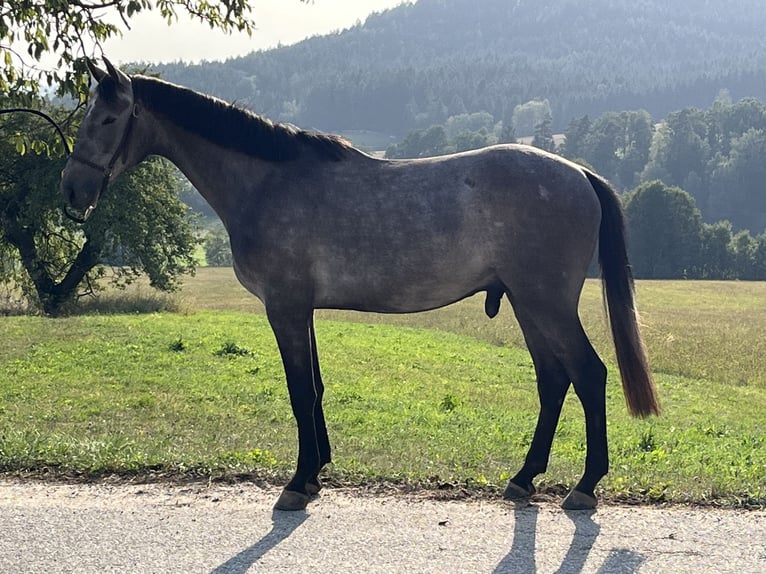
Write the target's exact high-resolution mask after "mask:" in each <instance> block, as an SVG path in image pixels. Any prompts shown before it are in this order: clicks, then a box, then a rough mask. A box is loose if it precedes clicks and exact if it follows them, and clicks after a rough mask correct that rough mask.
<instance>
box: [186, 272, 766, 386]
mask: <svg viewBox="0 0 766 574" xmlns="http://www.w3.org/2000/svg"><path fill="white" fill-rule="evenodd" d="M637 290H638V305H639V310H640V312H641V320H642V324H643V334H644V337H645V339H646V342H647V346H648V348H649V355H650V359H651V364H652V368H653V370H654V371H656V372H660V373H666V374H672V375H683V376H690V377H699V378H704V379H710V380H713V381H718V382H722V383H729V384H734V385H745V386H749V385H752V386H757V387H761V388H766V359H764V357H766V282H744V281H743V282H739V281H639V282H638V284H637ZM180 299H181V305H182V308H186V309H211V310H231V311H251V312H262V311H263V307H262V306H261V304H260V302H259V301H258V300H257V299H256V298H255V297H253V296H252V295H250V294H249V293H248V292H247V291H246V290H245V289H244V288H243V287H242V286H241V285H240V284H239V283H238V282H237V280H236V278H235V277H234V273H233V271H232V270H231V269H229V268H210V267H208V268H201V269H199V271H198V273H197V276H196V277H195V278H193V279H192V280H189V281H188V282H187V284H186V285H185V287H184V289H183V292H182V294H181V296H180ZM602 301H603V300H602V297H601V282H600V281H596V280H588V281H587V283H586V285H585V290H584V291H583V296H582V301H581V306H580V309H581V311H580V314H581V316H582V319H583V323H584V325H585V328H586V330H587V331H588V334H589V336H590V337H591V340H592V341H593V344H594V346H595V347H596V349H597V350H598V351H599V353H601V354H602V355H603V356H604V357H607V358H608V357H611V355H612V353H613V350H612V349H613V347H612V342H611V338H610V335H609V329H608V326H607V323H606V318H605V315H604V312H603V303H602ZM317 316H318V317H319V318H321V319H333V320H338V321H355V322H362V323H371V324H377V323H386V324H391V325H403V326H410V327H422V328H428V329H439V330H444V331H449V332H452V333H456V334H458V335H466V336H469V337H472V338H475V339H477V340H480V341H485V342H489V343H492V344H497V345H515V346H520V347H523V346H524V340H523V338H522V336H521V331H520V330H519V327H518V324H517V323H516V320H515V318H514V317H513V313H512V311H511V308H510V305H509V304H508V302H507V301H504V303H503V307H502V308H501V312H500V314H499V315H498V316H497V317H496V318H495V319H492V320H490V319H488V318H487V316H486V315H485V314H484V299H483V297H481V296H480V295H479V296H476V297H473V298H471V299H468V300H466V301H463V302H461V303H459V304H456V305H451V306H449V307H445V308H444V309H438V310H436V311H429V312H427V313H417V314H412V315H378V314H374V313H354V312H347V311H319V312H318V313H317Z"/></svg>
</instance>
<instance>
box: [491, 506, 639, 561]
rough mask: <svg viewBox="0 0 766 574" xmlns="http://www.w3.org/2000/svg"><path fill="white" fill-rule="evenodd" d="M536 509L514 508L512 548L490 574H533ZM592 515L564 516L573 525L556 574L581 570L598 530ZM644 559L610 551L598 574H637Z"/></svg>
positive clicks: (626, 551) (616, 549)
mask: <svg viewBox="0 0 766 574" xmlns="http://www.w3.org/2000/svg"><path fill="white" fill-rule="evenodd" d="M539 511H540V509H539V508H538V507H537V506H535V505H529V506H526V507H522V506H517V507H516V509H515V511H514V522H513V545H512V546H511V550H510V551H509V552H508V554H507V555H506V556H505V558H503V559H502V560H501V561H500V563H499V564H498V565H497V566H496V567H495V570H494V572H493V574H511V573H514V574H515V573H524V574H527V573H530V574H531V573H534V572H537V571H538V569H537V564H536V561H535V546H536V532H537V515H538V513H539ZM593 514H594V512H587V511H576V512H566V515H567V517H568V518H569V519H570V520H571V521H572V522H573V523H574V525H575V531H574V534H573V535H572V542H571V543H570V544H569V549H568V550H567V553H566V556H564V559H563V560H562V562H561V565H560V566H559V567H558V568H557V569H556V571H555V572H556V574H579V573H580V572H582V570H583V568H584V567H585V562H586V561H587V559H588V555H589V554H590V551H591V549H592V548H593V545H594V544H595V542H596V539H597V538H598V535H599V533H600V531H601V526H599V525H598V523H596V522H594V521H593V519H592V516H593ZM644 560H645V558H644V556H642V555H641V554H639V553H637V552H633V551H632V550H626V549H621V548H615V549H612V550H611V552H610V553H609V556H608V557H607V559H606V560H605V561H604V563H603V564H602V565H601V566H600V567H599V569H598V574H615V573H619V574H633V573H635V572H638V569H639V567H640V566H641V564H642V563H643V562H644Z"/></svg>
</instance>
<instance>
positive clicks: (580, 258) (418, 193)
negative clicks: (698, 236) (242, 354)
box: [61, 59, 660, 510]
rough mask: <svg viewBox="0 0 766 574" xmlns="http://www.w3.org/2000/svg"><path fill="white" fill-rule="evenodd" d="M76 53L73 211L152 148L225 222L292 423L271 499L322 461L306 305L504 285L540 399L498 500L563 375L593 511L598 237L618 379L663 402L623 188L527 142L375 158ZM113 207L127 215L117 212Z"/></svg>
mask: <svg viewBox="0 0 766 574" xmlns="http://www.w3.org/2000/svg"><path fill="white" fill-rule="evenodd" d="M104 64H105V66H106V70H104V69H102V68H100V67H99V66H98V65H96V64H95V63H94V62H92V61H90V60H88V68H89V71H90V74H91V75H92V77H93V78H94V79H95V81H96V86H95V88H94V90H93V95H92V97H91V99H90V103H89V105H88V107H87V109H86V113H85V116H84V118H83V120H82V123H81V125H80V128H79V131H78V134H77V139H76V145H75V147H74V150H73V152H72V154H71V155H70V157H69V159H68V160H67V164H66V166H65V169H64V170H63V172H62V181H61V192H62V193H63V195H64V196H65V198H66V200H67V202H68V207H69V208H70V209H74V210H76V211H79V212H80V213H82V214H83V219H84V218H85V217H87V215H88V214H89V213H90V212H92V211H93V209H95V208H96V206H97V202H98V199H99V197H100V196H101V195H102V194H103V193H104V192H105V191H106V190H107V187H108V186H109V184H110V183H111V182H112V181H113V180H114V178H115V177H117V176H118V175H119V174H120V173H122V172H123V171H124V170H126V169H128V168H131V167H133V166H135V165H136V164H138V163H139V162H141V161H142V160H143V159H145V158H146V157H147V156H149V155H159V156H163V157H165V158H167V159H168V160H170V161H171V162H172V163H173V164H175V165H176V166H177V167H178V168H179V169H180V171H181V172H183V174H184V175H185V176H186V177H187V178H188V179H189V181H190V182H191V183H192V184H193V185H194V187H195V188H196V189H197V190H198V191H199V192H200V193H201V194H202V196H203V197H204V198H205V200H206V201H207V202H208V203H209V204H210V206H211V207H212V208H213V209H214V210H215V212H216V213H217V214H218V216H219V217H220V219H221V221H222V222H223V224H224V226H225V228H226V230H227V233H228V235H229V239H230V243H231V250H232V256H233V260H234V271H235V274H236V276H237V278H238V279H239V281H240V282H241V283H242V285H243V286H244V287H245V288H246V289H248V290H249V291H250V292H251V293H252V294H253V295H255V296H256V297H258V298H259V299H260V300H261V301H262V302H263V304H264V307H265V312H266V316H267V318H268V321H269V324H270V326H271V328H272V330H273V333H274V336H275V339H276V342H277V346H278V348H279V352H280V356H281V359H282V363H283V366H284V373H285V378H286V381H287V388H288V392H289V396H290V404H291V408H292V412H293V415H294V417H295V421H296V424H297V429H298V458H297V465H296V470H295V473H294V474H293V476H292V478H291V479H290V481H289V482H288V483H287V484H286V485H285V487H284V489H283V490H282V492H281V494H280V496H279V498H278V500H277V501H276V504H275V508H276V509H280V510H303V509H305V508H306V507H307V505H308V503H309V502H310V501H311V500H312V499H313V498H315V497H316V496H317V495H318V493H319V491H320V489H321V487H322V483H321V481H320V472H321V471H322V469H323V468H324V466H325V465H327V464H328V463H329V462H331V447H330V441H329V438H328V433H327V426H326V423H325V416H324V411H323V408H322V398H323V394H324V385H323V382H322V375H321V372H320V368H319V355H318V352H317V342H316V336H315V331H314V310H315V309H328V308H331V309H347V310H357V311H367V312H376V313H414V312H419V311H425V310H429V309H435V308H439V307H443V306H446V305H449V304H451V303H454V302H456V301H459V300H462V299H464V298H466V297H469V296H472V295H475V294H480V293H483V294H484V295H485V296H486V304H485V312H486V314H487V315H488V316H489V317H490V318H492V317H494V316H495V315H496V314H497V313H498V311H499V308H500V304H501V299H502V298H503V296H505V297H506V298H507V299H508V301H509V302H510V304H511V307H512V308H513V310H514V313H515V315H516V318H517V320H518V323H519V326H520V328H521V330H522V332H523V335H524V339H525V342H526V345H527V348H528V350H529V353H530V355H531V357H532V360H533V363H534V367H535V375H536V380H537V391H538V397H539V403H540V410H539V414H538V419H537V425H536V428H535V431H534V435H533V439H532V443H531V445H530V446H529V450H528V452H527V454H526V458H525V460H524V463H523V465H522V467H521V469H520V470H519V471H518V473H516V474H515V475H514V476H513V477H512V478H511V479H510V480H509V482H508V485H507V487H506V489H505V491H504V493H503V496H504V498H506V499H508V500H512V501H521V502H524V501H528V500H529V498H530V497H531V496H532V495H533V494H534V493H535V486H534V484H533V480H534V479H535V478H536V477H537V476H538V475H539V474H541V473H543V472H545V470H546V468H547V465H548V459H549V456H550V449H551V445H552V441H553V438H554V432H555V429H556V425H557V423H558V420H559V416H560V413H561V408H562V404H563V401H564V397H565V395H566V394H567V392H568V389H569V387H570V385H572V386H573V387H574V391H575V393H576V395H577V397H578V398H579V400H580V402H581V404H582V408H583V411H584V416H585V429H586V447H587V452H586V457H585V470H584V473H583V475H582V477H581V478H580V480H579V482H578V483H577V484H576V485H575V486H574V488H573V489H572V490H571V491H570V492H569V493H568V494H567V496H566V497H565V498H564V500H563V501H562V503H561V505H562V506H563V507H564V508H565V509H573V510H574V509H592V508H595V507H596V505H597V497H596V493H595V488H596V486H597V484H598V482H599V481H600V480H601V478H602V477H603V476H605V475H606V473H607V471H608V467H609V459H608V446H607V433H606V408H605V401H606V396H605V395H606V378H607V370H606V367H605V365H604V363H603V362H602V360H601V359H600V358H599V356H598V354H597V353H596V351H595V350H594V349H593V347H592V345H591V343H590V341H589V339H588V337H587V335H586V333H585V331H584V329H583V327H582V324H581V322H580V319H579V316H578V302H579V298H580V293H581V290H582V287H583V284H584V282H585V277H586V274H587V271H588V268H589V266H590V263H591V261H592V259H593V257H594V254H595V253H596V251H598V259H599V263H600V268H601V276H602V288H603V291H604V298H605V309H606V311H607V314H608V317H609V322H610V325H611V332H612V339H613V342H614V346H615V354H616V357H617V363H618V367H619V372H620V375H621V379H622V386H623V393H624V396H625V400H626V403H627V407H628V410H629V412H630V413H631V414H632V415H634V416H637V417H646V416H649V415H657V414H659V411H660V408H659V401H658V398H657V392H656V389H655V385H654V382H653V380H652V375H651V372H650V369H649V365H648V359H647V353H646V349H645V346H644V343H643V340H642V336H641V333H640V330H639V322H638V318H637V310H636V305H635V287H634V281H633V278H632V275H631V272H630V266H629V261H628V256H627V248H626V238H625V221H624V216H623V212H622V209H621V206H620V202H619V197H618V195H617V192H616V191H615V190H614V188H613V187H611V186H610V184H609V183H608V182H607V181H606V180H605V179H604V178H602V177H601V176H599V175H597V174H595V173H594V172H593V171H591V170H589V169H586V168H585V167H583V166H580V165H578V164H576V163H573V162H570V161H568V160H566V159H564V158H562V157H559V156H557V155H555V154H552V153H547V152H545V151H542V150H539V149H536V148H534V147H531V146H524V145H516V144H503V145H494V146H489V147H485V148H482V149H479V150H473V151H466V152H461V153H455V154H452V155H445V156H439V157H429V158H420V159H403V160H388V159H380V158H375V157H373V156H371V155H368V154H366V153H364V152H362V151H361V150H359V149H356V148H355V147H353V146H352V145H351V144H350V143H349V142H348V141H346V140H344V139H342V138H340V137H338V136H334V135H329V134H324V133H320V132H315V131H308V130H303V129H299V128H297V127H295V126H292V125H289V124H282V123H279V122H273V121H271V120H269V119H266V118H264V117H262V116H259V115H258V114H255V113H253V112H250V111H247V110H245V109H242V108H240V107H237V106H234V105H231V104H228V103H226V102H224V101H222V100H219V99H217V98H213V97H211V96H207V95H204V94H201V93H198V92H196V91H193V90H190V89H188V88H185V87H182V86H178V85H175V84H172V83H169V82H165V81H163V80H160V79H156V78H151V77H144V76H141V75H132V76H129V75H127V74H126V73H124V72H122V71H121V70H119V69H117V68H116V67H115V66H113V65H112V64H111V63H110V62H109V61H108V60H106V59H104ZM126 216H129V215H128V214H126Z"/></svg>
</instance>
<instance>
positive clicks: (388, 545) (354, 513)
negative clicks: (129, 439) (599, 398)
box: [0, 481, 766, 574]
mask: <svg viewBox="0 0 766 574" xmlns="http://www.w3.org/2000/svg"><path fill="white" fill-rule="evenodd" d="M278 494H279V492H278V490H275V489H271V488H267V489H264V488H260V487H257V486H255V485H252V484H237V485H213V486H208V485H204V484H192V485H172V484H151V485H146V484H142V485H137V484H120V485H109V484H47V483H41V482H30V483H21V482H16V481H0V531H2V536H0V572H3V573H5V572H8V573H11V572H12V573H31V572H46V573H48V572H50V573H53V572H77V573H84V574H87V573H99V574H101V573H104V572H130V573H140V572H156V573H175V572H179V573H181V572H183V573H195V572H200V573H214V574H233V573H246V572H286V573H287V572H289V573H291V574H293V573H303V572H306V573H308V572H311V573H316V574H322V573H345V572H354V573H356V572H364V573H376V572H380V573H383V572H385V573H391V572H418V573H424V572H434V573H440V574H447V573H473V572H475V573H528V572H558V573H578V572H595V573H598V574H607V573H632V572H641V573H649V572H656V573H667V572H676V573H683V572H689V573H705V572H709V573H713V572H715V573H728V572H731V573H738V574H741V573H763V572H766V512H763V511H745V510H716V509H709V508H704V509H700V508H690V507H641V506H603V507H600V508H599V509H598V510H597V511H596V512H576V513H566V512H564V511H562V510H561V509H560V508H558V507H557V506H556V505H554V504H550V503H539V504H538V503H535V504H532V505H529V506H526V507H523V508H516V507H514V506H513V505H512V504H510V503H507V502H504V501H487V500H479V501H476V500H467V501H454V500H453V501H438V500H433V499H428V498H423V497H419V496H417V495H401V494H400V495H388V494H385V495H375V496H373V495H371V494H369V493H364V492H360V491H357V490H354V489H343V488H331V489H326V490H324V491H323V492H322V495H321V496H320V497H319V498H318V499H317V500H316V501H313V502H312V503H311V504H310V505H309V508H308V510H307V511H306V512H298V513H285V512H274V511H272V505H273V503H274V501H275V500H276V498H277V496H278Z"/></svg>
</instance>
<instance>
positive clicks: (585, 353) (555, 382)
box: [506, 291, 609, 509]
mask: <svg viewBox="0 0 766 574" xmlns="http://www.w3.org/2000/svg"><path fill="white" fill-rule="evenodd" d="M515 299H519V297H518V294H517V297H516V298H515ZM513 303H514V306H515V309H516V315H517V317H518V318H519V323H520V325H521V327H522V330H524V334H525V337H526V339H527V342H528V343H529V344H530V345H531V346H530V352H531V353H532V358H533V360H534V361H535V369H536V371H537V376H538V388H539V393H540V403H541V404H540V417H539V419H538V425H537V429H536V430H535V436H534V438H533V441H532V445H531V446H530V450H529V453H528V455H527V461H526V462H525V464H524V467H523V468H522V470H521V471H520V472H519V473H518V474H517V475H516V476H515V477H514V479H512V480H511V484H513V485H515V486H517V487H521V488H522V489H527V490H529V488H530V486H531V478H532V477H534V476H535V475H536V474H537V473H539V472H542V471H543V470H544V469H545V467H546V464H547V459H548V455H549V453H550V445H551V442H552V437H553V432H554V430H555V426H556V423H557V421H558V417H559V414H560V411H561V405H562V404H563V399H564V395H565V394H566V389H567V388H568V386H569V381H571V382H572V384H573V385H574V389H575V393H576V394H577V396H578V398H579V399H580V402H581V403H582V406H583V410H584V413H585V433H586V445H587V453H586V458H585V473H584V474H583V476H582V478H581V479H580V481H579V482H578V483H577V485H576V486H575V488H574V489H573V490H572V492H570V493H569V495H568V496H567V498H566V499H565V500H564V502H563V503H562V506H563V507H564V508H566V509H583V508H593V507H595V506H596V502H597V501H596V496H595V493H594V489H595V487H596V485H597V484H598V482H599V480H601V478H602V477H603V476H604V475H605V474H606V473H607V470H608V468H609V455H608V450H607V437H606V368H605V367H604V364H603V363H602V362H601V359H599V357H598V355H597V354H596V352H595V350H594V349H593V347H592V345H591V344H590V341H589V340H588V337H587V336H586V334H585V331H584V330H583V328H582V324H581V323H580V319H579V317H578V315H577V298H576V297H575V298H572V297H569V298H567V297H566V291H561V292H559V293H557V294H554V292H553V291H551V296H546V297H540V296H533V297H525V298H524V300H514V301H513ZM532 349H534V351H533V350H532ZM510 489H511V490H513V489H514V487H510ZM508 494H510V493H508V491H506V495H508Z"/></svg>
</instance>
